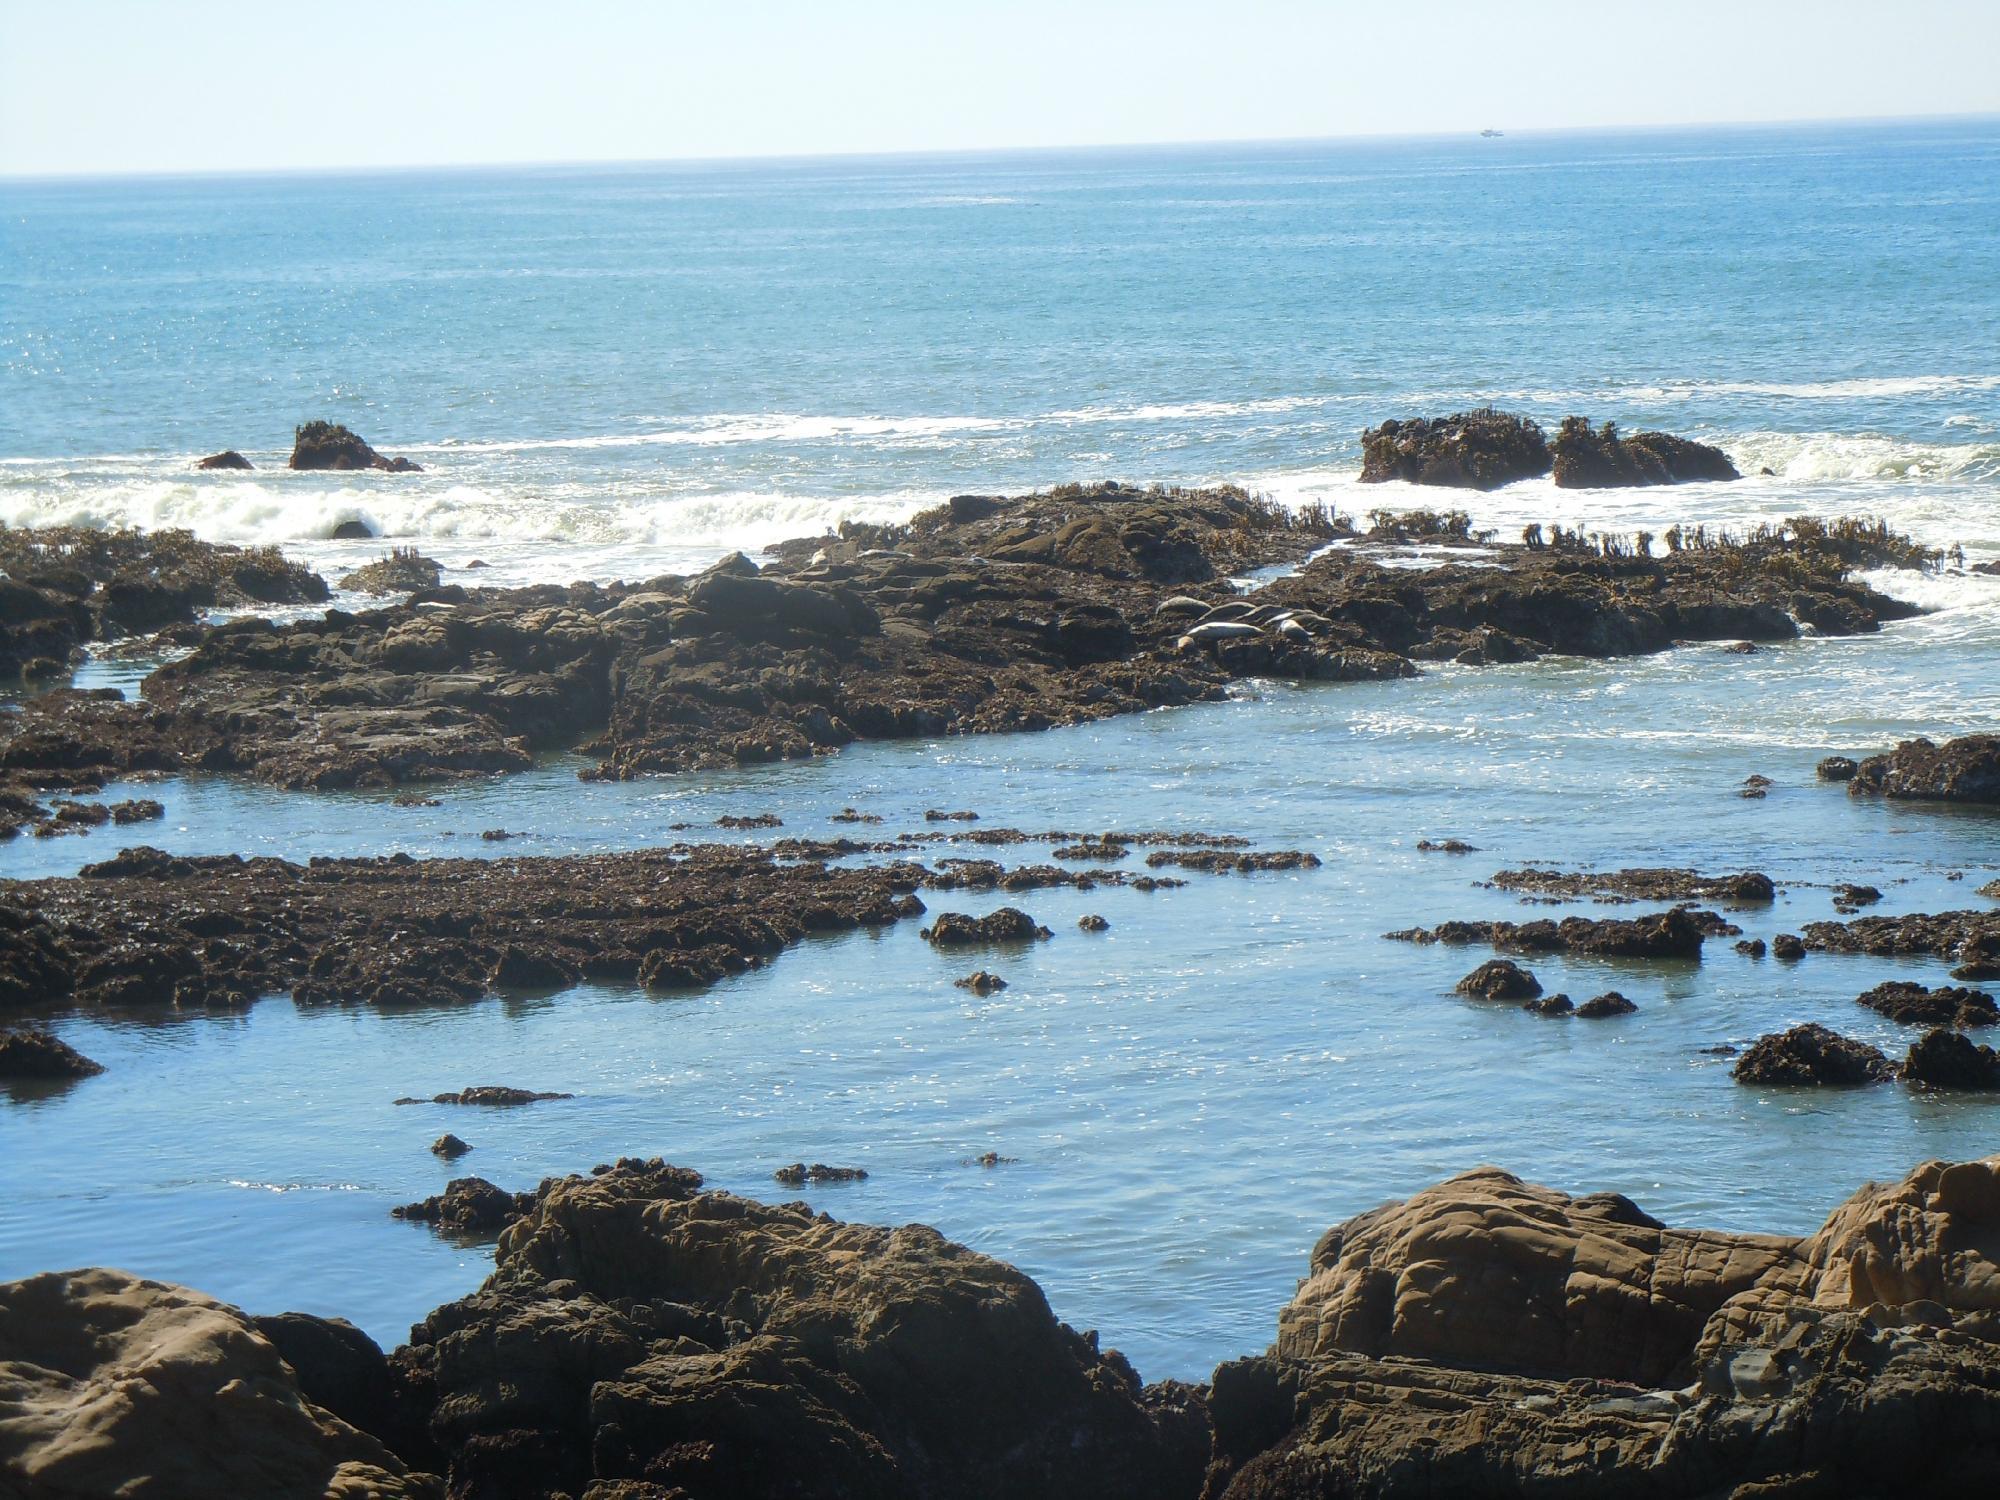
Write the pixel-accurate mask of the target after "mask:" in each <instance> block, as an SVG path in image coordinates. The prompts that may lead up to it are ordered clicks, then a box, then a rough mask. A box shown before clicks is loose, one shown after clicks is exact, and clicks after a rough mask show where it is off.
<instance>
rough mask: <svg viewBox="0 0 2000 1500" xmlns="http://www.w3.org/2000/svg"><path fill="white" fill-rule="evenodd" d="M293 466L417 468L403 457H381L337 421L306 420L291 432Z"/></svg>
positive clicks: (398, 471) (397, 470) (413, 470)
mask: <svg viewBox="0 0 2000 1500" xmlns="http://www.w3.org/2000/svg"><path fill="white" fill-rule="evenodd" d="M289 466H290V467H291V468H294V469H337V470H352V469H384V470H387V471H389V472H390V473H394V474H414V473H418V472H420V471H419V469H418V466H417V465H416V464H413V463H411V462H410V461H409V460H408V459H407V458H384V457H383V456H382V455H381V454H379V453H377V452H376V451H375V450H374V449H373V448H371V447H369V446H368V444H366V443H365V442H363V441H362V440H361V439H360V438H359V437H357V436H356V435H355V434H354V433H352V432H350V431H349V430H348V429H347V428H345V427H343V426H341V425H340V424H339V423H338V422H323V421H313V422H306V423H303V424H301V425H300V426H299V428H298V429H297V430H296V431H295V432H293V434H292V456H291V460H290V464H289Z"/></svg>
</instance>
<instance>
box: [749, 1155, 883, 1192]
mask: <svg viewBox="0 0 2000 1500" xmlns="http://www.w3.org/2000/svg"><path fill="white" fill-rule="evenodd" d="M771 1177H772V1179H773V1180H774V1181H776V1182H778V1183H780V1184H782V1185H783V1186H785V1187H804V1186H806V1185H807V1184H808V1183H812V1184H814V1185H818V1184H820V1183H827V1182H866V1181H867V1180H868V1169H867V1168H866V1167H829V1166H828V1165H827V1164H826V1163H825V1162H819V1161H816V1162H814V1163H813V1164H812V1165H811V1166H807V1165H806V1164H805V1163H804V1162H802V1161H795V1162H793V1163H792V1164H791V1165H790V1166H789V1167H780V1168H778V1170H777V1171H775V1172H773V1173H772V1174H771Z"/></svg>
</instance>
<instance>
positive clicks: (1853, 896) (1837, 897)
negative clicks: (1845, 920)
mask: <svg viewBox="0 0 2000 1500" xmlns="http://www.w3.org/2000/svg"><path fill="white" fill-rule="evenodd" d="M1881 899H1882V893H1881V892H1880V891H1879V890H1877V889H1876V888H1875V887H1874V886H1872V885H1851V884H1850V885H1836V886H1835V887H1834V888H1833V904H1834V905H1835V906H1836V907H1838V908H1845V909H1847V910H1850V911H1851V910H1853V909H1855V908H1856V907H1862V906H1873V905H1874V904H1875V903H1876V902H1877V901H1880V900H1881Z"/></svg>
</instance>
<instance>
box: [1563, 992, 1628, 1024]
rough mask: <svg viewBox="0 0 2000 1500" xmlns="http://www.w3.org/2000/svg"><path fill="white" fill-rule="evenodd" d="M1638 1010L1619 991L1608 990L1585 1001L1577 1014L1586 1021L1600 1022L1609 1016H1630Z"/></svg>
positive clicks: (1577, 1009)
mask: <svg viewBox="0 0 2000 1500" xmlns="http://www.w3.org/2000/svg"><path fill="white" fill-rule="evenodd" d="M1638 1008H1639V1007H1638V1006H1636V1005H1634V1004H1633V1003H1632V1002H1631V1001H1630V1000H1627V999H1626V998H1625V997H1624V996H1623V995H1621V994H1619V993H1618V991H1616V990H1606V991H1605V992H1604V993H1603V994H1601V995H1593V996H1592V997H1591V998H1590V999H1588V1000H1586V1001H1584V1002H1583V1004H1581V1005H1579V1006H1578V1007H1577V1008H1576V1013H1577V1014H1578V1015H1579V1016H1582V1017H1583V1018H1584V1019H1585V1020H1586V1021H1598V1020H1602V1019H1604V1018H1605V1017H1607V1016H1629V1015H1631V1014H1632V1013H1633V1012H1634V1011H1636V1010H1638Z"/></svg>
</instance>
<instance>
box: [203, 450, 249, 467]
mask: <svg viewBox="0 0 2000 1500" xmlns="http://www.w3.org/2000/svg"><path fill="white" fill-rule="evenodd" d="M195 467H196V468H197V469H248V468H251V467H253V465H252V464H251V462H250V460H249V459H247V458H245V457H244V456H243V455H242V454H240V453H238V452H237V451H236V450H235V449H234V448H225V449H223V451H222V452H220V453H211V454H209V455H208V457H207V458H204V459H202V460H201V461H200V462H199V463H197V464H196V465H195Z"/></svg>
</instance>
